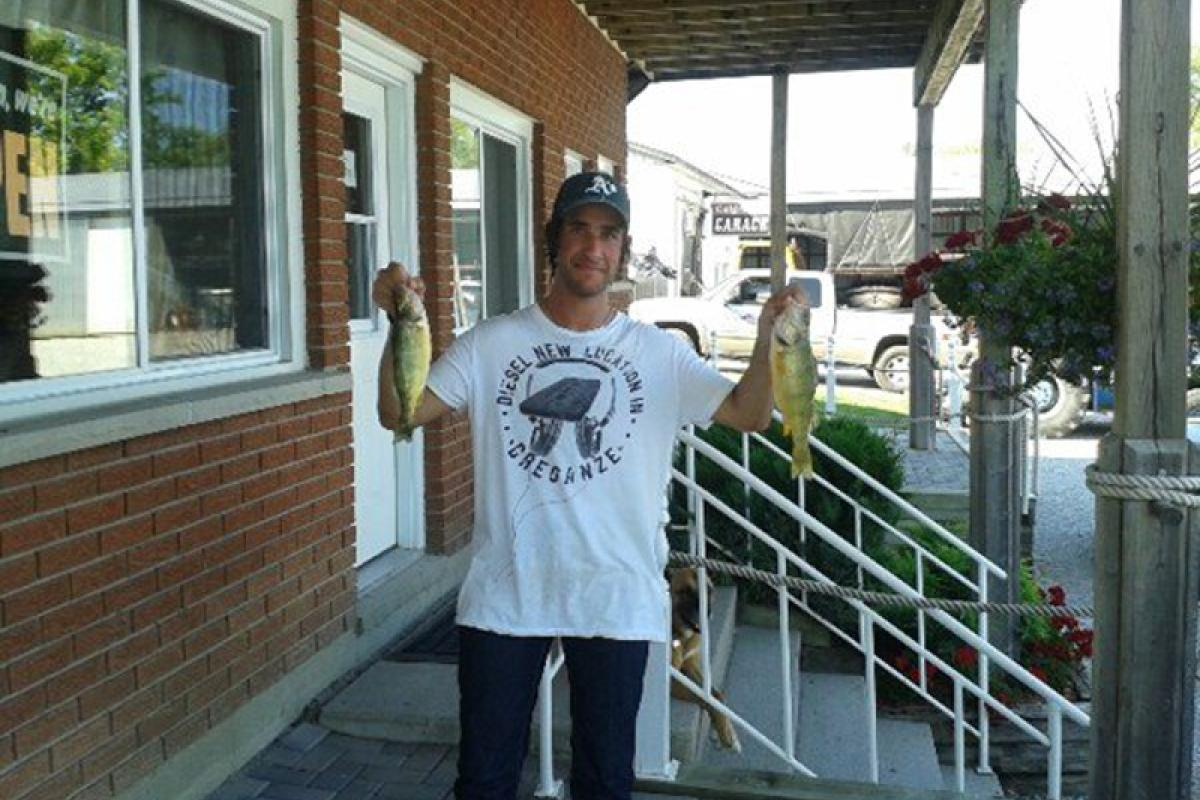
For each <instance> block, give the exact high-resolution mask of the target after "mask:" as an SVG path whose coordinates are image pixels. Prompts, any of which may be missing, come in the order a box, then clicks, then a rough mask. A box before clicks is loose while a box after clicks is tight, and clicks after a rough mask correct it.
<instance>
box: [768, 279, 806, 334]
mask: <svg viewBox="0 0 1200 800" xmlns="http://www.w3.org/2000/svg"><path fill="white" fill-rule="evenodd" d="M790 305H799V306H801V307H802V308H807V307H808V296H807V295H805V294H804V289H802V288H800V286H799V285H798V284H792V285H791V286H785V287H783V288H782V289H780V290H779V291H778V292H776V293H775V294H773V295H771V297H770V299H768V300H767V302H765V303H763V307H762V312H761V313H760V314H759V315H758V338H759V340H760V341H767V339H766V338H765V337H769V336H770V335H771V329H772V328H774V327H775V320H776V319H778V318H779V315H780V314H782V313H783V312H784V311H785V310H787V308H788V306H790Z"/></svg>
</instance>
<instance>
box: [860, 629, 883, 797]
mask: <svg viewBox="0 0 1200 800" xmlns="http://www.w3.org/2000/svg"><path fill="white" fill-rule="evenodd" d="M858 627H859V629H860V630H861V631H862V648H863V678H864V679H865V681H866V690H865V691H866V694H867V698H866V699H867V760H868V765H869V766H870V768H871V772H870V774H869V775H868V776H867V779H868V780H869V781H870V782H871V783H879V730H878V728H879V725H878V719H877V717H878V714H879V711H878V709H877V708H876V706H875V623H874V621H873V620H872V619H871V618H870V617H869V616H868V615H867V614H866V612H863V611H860V612H858Z"/></svg>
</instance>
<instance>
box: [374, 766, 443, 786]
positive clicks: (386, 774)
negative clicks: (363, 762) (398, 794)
mask: <svg viewBox="0 0 1200 800" xmlns="http://www.w3.org/2000/svg"><path fill="white" fill-rule="evenodd" d="M431 771H432V770H421V771H420V772H414V771H413V770H411V769H405V768H404V767H364V768H363V771H362V773H361V774H360V775H359V776H358V777H360V778H362V779H363V780H365V781H379V782H380V783H408V784H413V785H414V786H415V785H416V784H418V783H420V782H421V780H422V779H423V778H424V777H425V776H426V775H428V774H429V773H430V772H431Z"/></svg>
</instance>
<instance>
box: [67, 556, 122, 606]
mask: <svg viewBox="0 0 1200 800" xmlns="http://www.w3.org/2000/svg"><path fill="white" fill-rule="evenodd" d="M127 574H128V571H127V570H126V569H125V554H124V553H117V554H115V555H112V556H109V557H108V558H103V559H101V560H99V561H96V562H94V563H92V564H88V565H87V566H86V567H82V568H80V569H77V570H75V571H74V572H72V573H71V575H70V578H71V596H72V597H84V596H86V595H89V594H91V593H92V592H95V591H99V590H100V589H103V588H105V587H108V586H112V585H113V584H115V583H117V582H118V581H120V580H122V579H123V578H124V577H125V576H126V575H127Z"/></svg>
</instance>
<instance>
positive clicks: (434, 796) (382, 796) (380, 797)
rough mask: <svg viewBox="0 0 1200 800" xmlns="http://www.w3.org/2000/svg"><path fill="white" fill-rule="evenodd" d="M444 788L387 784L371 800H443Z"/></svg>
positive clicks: (409, 784) (410, 784)
mask: <svg viewBox="0 0 1200 800" xmlns="http://www.w3.org/2000/svg"><path fill="white" fill-rule="evenodd" d="M445 796H446V788H445V787H444V786H421V785H420V784H412V783H385V784H384V785H383V788H382V789H380V791H379V794H377V795H375V797H373V798H372V799H371V800H442V799H443V798H444V797H445Z"/></svg>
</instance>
